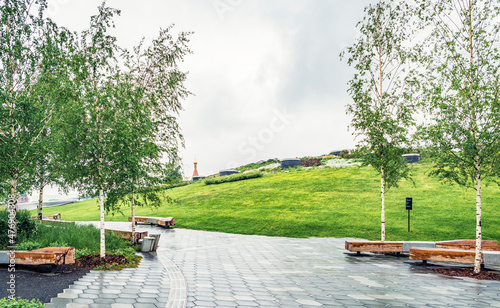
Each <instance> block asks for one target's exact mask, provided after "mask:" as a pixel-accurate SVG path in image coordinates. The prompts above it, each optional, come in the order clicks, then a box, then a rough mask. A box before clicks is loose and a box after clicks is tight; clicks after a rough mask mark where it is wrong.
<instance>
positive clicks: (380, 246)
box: [345, 241, 403, 252]
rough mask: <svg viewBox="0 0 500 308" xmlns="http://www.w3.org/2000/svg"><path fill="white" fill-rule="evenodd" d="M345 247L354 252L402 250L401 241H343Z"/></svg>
mask: <svg viewBox="0 0 500 308" xmlns="http://www.w3.org/2000/svg"><path fill="white" fill-rule="evenodd" d="M345 249H346V250H349V251H356V252H359V251H366V252H403V242H389V241H384V242H382V241H379V242H375V241H366V242H363V241H345Z"/></svg>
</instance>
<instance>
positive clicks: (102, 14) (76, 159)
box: [58, 2, 121, 258]
mask: <svg viewBox="0 0 500 308" xmlns="http://www.w3.org/2000/svg"><path fill="white" fill-rule="evenodd" d="M117 14H119V11H118V10H115V9H111V8H108V7H106V6H105V3H104V2H103V3H102V5H101V6H99V8H98V14H97V15H95V16H92V17H91V21H90V27H89V29H87V30H85V31H83V32H82V34H81V36H80V38H79V40H78V43H77V46H76V48H75V52H74V54H73V57H72V64H71V65H72V76H73V77H72V82H73V89H74V97H73V98H72V99H71V100H70V101H69V102H68V104H66V105H65V106H64V107H63V108H61V109H60V110H59V118H60V119H61V122H60V129H59V131H60V133H61V139H63V140H64V141H65V142H63V143H60V148H59V149H58V151H60V152H61V153H66V155H64V158H62V159H63V162H64V163H63V165H64V166H65V167H66V168H65V170H64V171H63V172H64V179H65V181H67V183H68V185H70V186H72V187H74V188H76V189H77V190H78V191H80V192H81V193H83V194H86V195H91V196H99V209H100V231H101V232H100V237H101V244H100V256H101V258H104V257H105V253H106V250H105V232H104V230H105V226H104V217H105V210H104V194H105V191H106V190H108V189H110V188H111V187H113V185H114V180H115V168H114V165H113V163H114V162H115V161H117V160H119V156H120V153H119V152H116V151H114V144H115V143H116V142H120V141H119V136H118V135H117V130H116V127H117V126H118V125H119V121H120V119H121V118H120V117H119V112H120V108H119V106H117V105H116V101H115V100H113V99H112V92H113V91H114V86H115V82H114V80H113V76H114V75H115V74H117V71H118V60H117V55H118V53H119V51H120V49H119V47H118V46H117V44H116V38H115V37H113V36H111V35H109V34H108V33H107V31H108V30H109V28H111V27H113V26H114V24H113V20H112V19H113V16H115V15H117Z"/></svg>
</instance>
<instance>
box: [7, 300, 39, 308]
mask: <svg viewBox="0 0 500 308" xmlns="http://www.w3.org/2000/svg"><path fill="white" fill-rule="evenodd" d="M0 308H43V304H42V303H41V302H40V301H39V300H38V299H32V300H31V301H30V300H27V299H21V298H20V297H18V298H9V299H6V298H2V299H0Z"/></svg>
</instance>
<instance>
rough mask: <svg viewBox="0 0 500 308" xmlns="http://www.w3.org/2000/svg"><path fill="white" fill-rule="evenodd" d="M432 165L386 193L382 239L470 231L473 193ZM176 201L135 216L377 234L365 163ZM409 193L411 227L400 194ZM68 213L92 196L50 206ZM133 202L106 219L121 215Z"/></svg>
mask: <svg viewBox="0 0 500 308" xmlns="http://www.w3.org/2000/svg"><path fill="white" fill-rule="evenodd" d="M429 168H430V167H429V165H426V164H416V165H414V166H412V170H413V180H414V183H413V182H412V181H402V182H401V184H400V187H399V188H392V189H391V190H389V192H388V193H387V195H386V228H387V229H386V232H387V240H446V239H459V238H471V239H472V238H475V192H474V191H472V190H465V189H463V188H460V187H458V186H456V185H448V184H441V183H440V182H439V181H438V180H437V179H433V178H428V177H427V176H426V175H425V172H427V171H428V170H429ZM165 193H166V194H168V195H169V196H170V197H172V198H174V199H175V200H176V202H175V203H173V204H167V203H165V204H163V205H162V206H161V207H159V208H154V209H152V208H138V209H137V210H136V215H138V216H174V217H175V219H176V223H177V227H180V228H190V229H200V230H210V231H221V232H230V233H241V234H261V235H270V236H292V237H309V236H315V237H357V238H366V239H373V240H374V239H379V238H380V179H379V178H378V177H377V174H376V173H375V172H374V171H373V170H372V169H371V168H369V167H351V168H345V169H332V168H325V169H310V170H293V171H290V172H280V173H275V174H266V175H265V176H264V177H262V178H257V179H250V180H245V181H240V182H232V183H224V184H219V185H205V184H204V183H203V182H199V183H195V184H191V185H187V186H184V187H178V188H175V189H172V190H168V191H166V192H165ZM406 197H412V198H413V210H412V211H411V232H408V230H407V229H408V211H406V209H405V198H406ZM499 200H500V188H499V187H498V186H497V185H491V186H489V187H486V188H485V189H484V190H483V236H484V238H485V239H496V240H500V213H499V211H498V208H497V206H498V201H499ZM57 212H60V213H62V217H63V219H66V220H98V219H99V213H98V206H97V202H96V201H95V200H89V201H85V202H80V203H75V204H70V205H66V206H61V207H54V208H47V209H45V210H44V215H49V214H53V213H57ZM129 213H130V208H129V207H126V206H124V207H123V208H122V213H115V214H114V215H113V216H112V215H111V214H108V215H107V217H106V220H114V221H126V220H127V217H128V216H129Z"/></svg>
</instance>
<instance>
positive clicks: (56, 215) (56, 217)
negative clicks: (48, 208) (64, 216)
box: [31, 213, 61, 220]
mask: <svg viewBox="0 0 500 308" xmlns="http://www.w3.org/2000/svg"><path fill="white" fill-rule="evenodd" d="M31 218H33V219H38V215H37V216H31ZM43 219H61V213H57V214H54V215H47V216H42V220H43Z"/></svg>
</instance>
